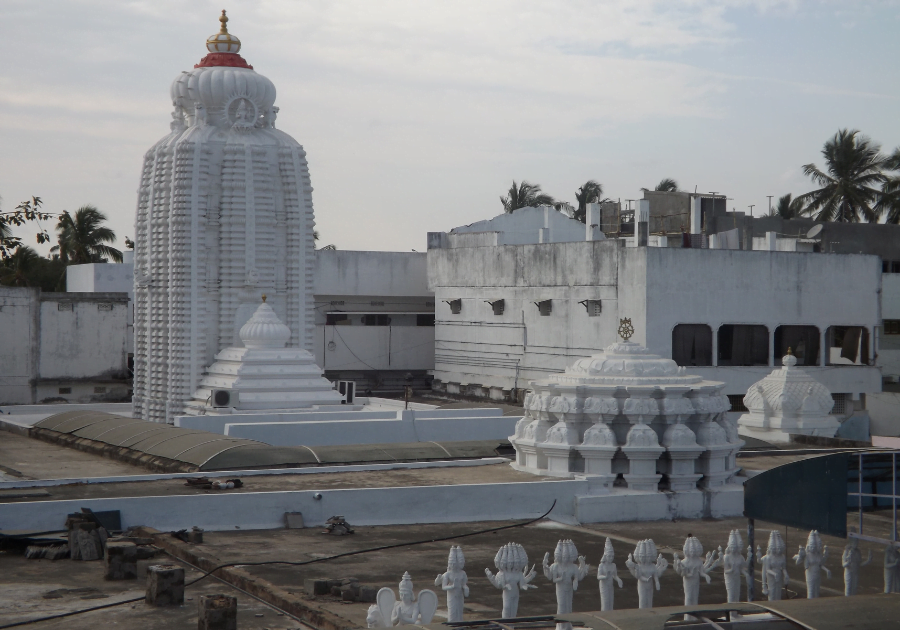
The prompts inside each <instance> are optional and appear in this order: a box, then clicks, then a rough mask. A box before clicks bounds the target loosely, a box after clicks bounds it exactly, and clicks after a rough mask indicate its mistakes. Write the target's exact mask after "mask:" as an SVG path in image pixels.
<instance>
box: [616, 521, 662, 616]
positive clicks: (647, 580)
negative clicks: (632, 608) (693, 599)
mask: <svg viewBox="0 0 900 630" xmlns="http://www.w3.org/2000/svg"><path fill="white" fill-rule="evenodd" d="M625 566H626V567H628V570H629V571H630V572H631V575H633V576H634V577H635V579H636V580H637V588H638V608H653V590H654V588H655V589H656V590H657V591H658V590H659V577H660V576H661V575H662V574H663V573H664V572H665V570H666V569H667V568H668V566H669V563H668V561H667V560H666V559H665V558H663V555H662V554H661V553H659V552H658V551H657V549H656V543H654V542H653V541H652V540H651V539H649V538H648V539H647V540H640V541H638V544H637V546H636V547H635V548H634V552H633V553H630V554H628V559H627V560H626V561H625Z"/></svg>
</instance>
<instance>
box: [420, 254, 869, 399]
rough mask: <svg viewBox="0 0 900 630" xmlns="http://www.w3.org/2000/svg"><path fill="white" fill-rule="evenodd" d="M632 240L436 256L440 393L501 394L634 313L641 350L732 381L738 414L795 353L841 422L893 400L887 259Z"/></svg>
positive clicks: (578, 353) (594, 343)
mask: <svg viewBox="0 0 900 630" xmlns="http://www.w3.org/2000/svg"><path fill="white" fill-rule="evenodd" d="M624 244H625V243H624V240H619V241H616V240H607V241H600V242H580V243H574V242H573V243H550V244H537V245H520V246H497V247H464V248H450V249H444V248H441V249H430V250H429V252H428V273H429V284H430V286H431V288H432V289H433V290H434V292H435V303H436V305H437V306H436V328H435V369H434V377H435V387H436V388H437V389H441V390H446V391H448V392H461V393H467V394H472V395H480V396H488V395H490V396H492V397H494V398H502V397H503V396H505V395H508V394H509V393H510V392H512V391H513V390H516V389H524V388H526V387H527V386H528V383H529V382H530V381H532V380H537V379H543V378H546V377H548V376H549V375H551V374H553V373H559V372H562V371H563V370H564V369H565V367H566V366H567V365H569V364H571V363H573V362H574V360H576V359H578V358H582V357H588V356H590V355H592V354H594V353H596V352H597V351H599V350H601V349H602V348H604V347H606V346H608V345H609V344H611V343H613V342H614V341H616V328H617V326H618V322H619V318H624V317H628V318H630V319H631V321H632V322H633V325H634V328H635V330H636V332H635V335H634V340H635V341H636V342H638V343H640V344H641V345H644V346H646V347H647V348H648V349H649V350H650V351H651V352H653V353H654V354H658V355H660V356H662V357H667V358H672V359H674V360H675V361H676V363H678V365H682V366H686V367H688V368H689V369H690V371H691V373H693V374H698V375H700V376H702V377H703V378H704V379H705V380H709V381H721V382H724V383H725V384H726V385H725V389H724V393H725V394H727V395H729V398H730V401H731V404H732V409H733V411H743V408H742V399H743V396H744V394H745V393H746V391H747V389H748V388H749V387H750V385H752V384H753V383H755V382H756V381H758V380H760V379H762V378H763V377H765V376H766V375H767V374H768V373H769V372H771V371H772V368H773V367H775V366H779V365H780V364H781V357H782V356H783V355H784V354H785V353H786V351H787V348H788V347H792V348H793V351H794V353H795V355H796V356H797V358H798V361H799V362H800V365H802V366H804V367H806V368H807V371H808V372H809V373H810V375H811V376H813V378H815V379H816V380H817V381H819V382H821V383H823V384H824V385H825V386H826V387H827V388H828V389H829V390H830V391H831V392H833V394H834V397H835V408H834V413H836V414H841V415H848V414H850V413H852V412H853V410H854V409H856V408H858V407H862V406H864V397H865V395H866V394H868V393H872V392H879V391H881V373H880V370H879V368H877V367H876V366H874V365H873V364H872V357H874V356H875V353H876V352H877V347H876V346H875V337H874V335H873V334H871V331H873V330H874V329H875V328H876V327H877V326H878V325H879V324H880V322H881V309H880V306H881V305H880V300H879V295H880V291H881V269H880V261H879V260H878V258H877V257H875V256H866V255H826V254H820V253H792V252H778V251H775V252H772V251H765V252H757V251H739V250H738V251H736V250H710V249H680V248H664V247H634V248H632V247H624ZM842 354H844V355H845V356H844V357H842V356H841V355H842Z"/></svg>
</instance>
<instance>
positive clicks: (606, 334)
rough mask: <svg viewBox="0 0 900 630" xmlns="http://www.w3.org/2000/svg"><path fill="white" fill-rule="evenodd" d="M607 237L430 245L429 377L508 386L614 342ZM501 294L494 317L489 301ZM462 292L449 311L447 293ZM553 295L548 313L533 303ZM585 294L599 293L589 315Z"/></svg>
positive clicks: (614, 262)
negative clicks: (457, 307)
mask: <svg viewBox="0 0 900 630" xmlns="http://www.w3.org/2000/svg"><path fill="white" fill-rule="evenodd" d="M618 261H619V259H618V245H617V244H616V242H615V241H612V240H610V241H593V242H578V243H559V244H540V245H524V246H502V247H481V248H468V249H432V250H429V252H428V270H429V283H430V285H431V286H432V287H433V288H434V291H435V304H436V306H435V320H436V326H435V372H434V374H435V378H437V379H439V380H441V381H443V382H445V383H448V382H449V383H456V384H463V385H466V384H483V385H489V386H495V387H500V388H502V389H511V388H514V387H520V388H521V387H526V386H527V382H528V381H529V380H531V379H534V378H543V377H544V376H546V375H547V374H548V373H551V372H559V371H562V370H564V369H565V367H566V366H567V365H569V364H570V363H571V362H572V361H574V360H575V359H576V358H579V357H583V356H590V355H591V354H592V353H594V352H596V351H597V350H599V349H601V348H603V347H605V346H606V345H609V344H610V343H612V342H613V341H614V340H615V325H614V323H615V324H617V323H618V322H617V320H616V316H617V315H616V313H617V307H616V300H617V288H616V278H617V276H618ZM501 298H502V299H503V300H504V301H505V306H504V312H503V314H502V315H495V314H494V311H493V309H492V307H491V305H490V304H488V303H487V302H488V301H493V300H497V299H501ZM456 299H461V300H462V310H461V312H460V313H459V314H457V315H454V314H453V313H452V312H451V310H450V306H449V305H448V304H447V303H446V301H449V300H456ZM543 300H551V305H552V311H551V313H550V315H548V316H543V315H541V314H540V311H539V310H538V307H537V306H536V305H535V302H539V301H543ZM584 300H601V303H602V312H601V314H600V315H599V316H598V317H589V316H588V312H587V310H586V308H585V306H584V305H582V304H580V303H579V302H581V301H584Z"/></svg>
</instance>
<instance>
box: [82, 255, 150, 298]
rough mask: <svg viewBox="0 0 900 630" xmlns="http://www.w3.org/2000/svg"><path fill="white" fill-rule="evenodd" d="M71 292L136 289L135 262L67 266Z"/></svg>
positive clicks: (115, 291)
mask: <svg viewBox="0 0 900 630" xmlns="http://www.w3.org/2000/svg"><path fill="white" fill-rule="evenodd" d="M66 291H67V292H69V293H128V295H129V297H131V295H132V292H133V291H134V263H131V262H123V263H120V264H117V263H91V264H87V265H71V266H69V267H67V268H66Z"/></svg>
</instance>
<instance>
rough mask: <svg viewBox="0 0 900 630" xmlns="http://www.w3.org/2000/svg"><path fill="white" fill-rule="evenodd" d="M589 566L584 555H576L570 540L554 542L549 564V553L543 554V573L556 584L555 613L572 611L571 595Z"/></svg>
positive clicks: (560, 613) (573, 544) (576, 552)
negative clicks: (554, 545)
mask: <svg viewBox="0 0 900 630" xmlns="http://www.w3.org/2000/svg"><path fill="white" fill-rule="evenodd" d="M589 568H590V567H588V564H587V562H585V559H584V556H579V555H578V549H576V548H575V543H573V542H572V541H571V540H560V541H559V542H558V543H556V550H555V551H554V552H553V564H550V554H549V553H546V554H544V575H545V576H546V578H547V579H548V580H550V581H551V582H553V583H554V584H555V585H556V614H558V615H562V614H565V613H570V612H572V596H573V594H574V593H575V591H576V590H578V582H580V581H581V580H583V579H584V578H585V576H586V575H587V574H588V569H589ZM563 625H565V624H563Z"/></svg>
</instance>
